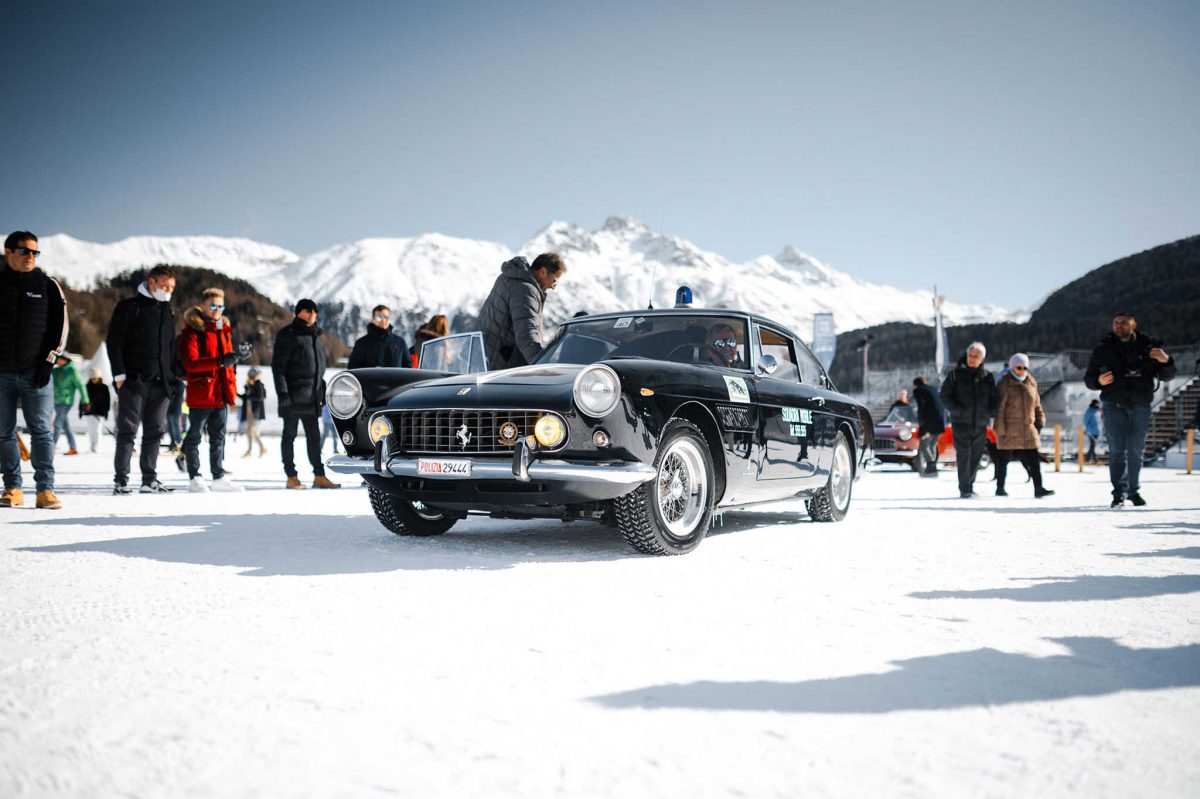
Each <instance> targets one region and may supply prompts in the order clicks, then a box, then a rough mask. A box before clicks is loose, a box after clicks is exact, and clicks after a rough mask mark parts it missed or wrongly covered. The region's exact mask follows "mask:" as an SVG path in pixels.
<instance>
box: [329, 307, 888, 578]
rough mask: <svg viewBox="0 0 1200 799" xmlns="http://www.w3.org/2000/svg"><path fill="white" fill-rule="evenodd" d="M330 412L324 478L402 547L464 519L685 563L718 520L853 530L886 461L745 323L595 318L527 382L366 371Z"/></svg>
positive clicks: (792, 359) (814, 371) (854, 419)
mask: <svg viewBox="0 0 1200 799" xmlns="http://www.w3.org/2000/svg"><path fill="white" fill-rule="evenodd" d="M432 360H433V359H431V362H432ZM469 361H470V357H469V356H464V362H469ZM425 363H426V360H425V359H424V356H423V360H422V365H425ZM327 400H328V403H329V408H330V412H331V414H332V415H333V417H334V420H335V422H334V423H335V425H336V426H337V430H338V433H339V435H340V437H341V440H342V442H343V443H344V444H345V445H346V452H347V454H346V455H344V456H337V457H334V458H332V459H331V460H330V461H329V463H328V467H329V469H331V470H333V471H336V472H341V473H344V474H359V475H362V477H363V479H364V480H365V481H366V483H367V488H368V493H369V496H370V501H371V507H372V508H373V509H374V511H375V515H376V516H377V517H378V519H379V521H380V522H381V523H382V524H383V525H384V526H385V527H386V528H388V529H389V530H391V531H392V532H394V533H398V534H400V535H438V534H441V533H444V532H446V531H447V530H449V529H450V528H451V527H452V526H453V525H454V524H455V522H456V521H457V520H459V519H462V518H464V517H465V516H466V514H468V513H482V514H490V515H491V516H494V517H503V518H559V519H564V520H593V521H597V522H601V523H604V524H608V525H610V526H613V527H615V528H617V529H618V530H620V532H621V534H622V535H623V536H624V537H625V540H626V541H628V542H629V543H630V544H631V545H632V546H633V547H634V548H636V549H638V550H639V551H641V552H645V553H648V554H655V555H679V554H683V553H686V552H690V551H691V550H692V549H694V548H695V547H696V546H697V545H698V544H699V543H700V541H701V540H703V538H704V536H705V533H707V532H708V529H709V525H710V523H711V520H712V515H713V513H714V511H717V512H720V511H723V510H727V509H729V508H736V507H742V506H746V505H751V504H755V503H761V502H773V501H779V500H784V499H791V498H803V499H805V500H806V506H807V509H808V514H809V516H810V517H811V518H812V519H813V520H814V521H820V522H833V521H840V520H841V519H842V518H844V517H845V515H846V513H847V512H848V511H849V509H850V498H851V493H852V492H851V488H852V485H853V482H854V480H855V479H856V478H857V477H858V476H859V475H860V473H861V471H862V468H863V465H864V464H865V463H866V462H867V461H869V460H870V459H871V458H872V456H873V451H872V450H873V437H872V436H873V432H872V431H873V427H872V423H871V418H870V415H869V414H868V412H867V409H866V408H865V407H863V406H862V405H860V404H859V403H857V402H855V401H854V400H852V399H851V398H849V397H847V396H845V395H843V394H839V393H838V392H837V391H836V390H835V389H834V387H833V385H832V384H831V382H830V381H829V378H828V377H827V376H826V374H825V371H824V370H823V369H822V368H821V365H820V364H819V363H818V361H817V359H816V358H815V357H813V355H812V353H811V352H809V350H808V348H807V347H806V346H805V345H804V344H803V343H802V342H801V341H800V340H799V339H798V338H797V337H796V336H795V335H794V334H793V333H791V332H790V331H789V330H787V329H786V328H784V327H783V326H782V325H779V324H776V323H775V322H772V321H770V320H768V319H764V318H762V317H759V316H757V315H754V314H749V313H741V312H735V311H725V310H694V309H679V310H675V309H672V310H646V311H637V312H631V313H608V314H597V315H593V316H584V317H580V318H576V319H572V320H570V321H568V322H566V323H564V324H563V325H562V326H561V327H560V328H559V330H558V334H557V335H556V336H555V338H554V340H553V341H552V342H551V343H550V344H549V346H547V347H546V349H545V351H544V352H543V353H542V355H541V357H539V358H538V360H537V362H536V363H533V364H531V365H529V366H523V367H519V368H516V369H506V370H501V371H493V372H479V373H473V374H454V373H451V372H448V371H434V370H430V369H354V370H351V371H347V372H341V373H339V374H337V375H335V376H334V378H333V379H332V380H331V381H330V383H329V388H328V392H327Z"/></svg>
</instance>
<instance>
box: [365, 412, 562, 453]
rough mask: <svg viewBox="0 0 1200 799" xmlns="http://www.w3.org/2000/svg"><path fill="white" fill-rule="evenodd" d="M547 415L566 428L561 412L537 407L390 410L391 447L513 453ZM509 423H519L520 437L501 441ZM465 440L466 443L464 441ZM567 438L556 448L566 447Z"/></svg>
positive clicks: (440, 451)
mask: <svg viewBox="0 0 1200 799" xmlns="http://www.w3.org/2000/svg"><path fill="white" fill-rule="evenodd" d="M547 414H549V415H551V416H556V417H558V420H559V421H560V422H562V424H563V428H564V429H566V426H567V423H566V420H565V419H563V418H562V416H561V415H559V414H557V413H550V412H549V411H534V410H495V409H476V408H470V409H456V408H447V409H442V410H432V411H398V412H395V413H389V414H388V418H389V419H391V421H392V435H391V440H390V442H389V444H390V448H391V449H392V450H393V451H397V452H411V453H430V454H438V455H487V454H503V455H507V454H511V453H512V451H513V448H514V447H515V446H516V439H521V438H524V437H526V436H531V435H533V428H534V425H536V424H537V420H538V419H540V418H541V417H543V416H546V415H547ZM505 422H512V423H513V424H515V425H516V426H517V435H516V439H514V440H513V441H511V442H510V443H507V444H506V443H504V442H502V441H501V440H500V427H501V425H503V424H504V423H505ZM464 441H465V443H464ZM564 446H566V440H565V439H564V440H563V443H562V444H560V445H559V446H557V447H554V449H562V448H563V447H564Z"/></svg>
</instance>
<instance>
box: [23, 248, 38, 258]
mask: <svg viewBox="0 0 1200 799" xmlns="http://www.w3.org/2000/svg"><path fill="white" fill-rule="evenodd" d="M17 254H18V255H32V256H33V257H34V258H37V257H38V256H39V255H41V254H42V251H41V250H31V249H29V248H28V247H18V248H17Z"/></svg>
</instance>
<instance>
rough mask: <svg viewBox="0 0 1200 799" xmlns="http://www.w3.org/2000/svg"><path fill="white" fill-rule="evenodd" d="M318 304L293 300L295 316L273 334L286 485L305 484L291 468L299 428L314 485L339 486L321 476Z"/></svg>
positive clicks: (321, 371)
mask: <svg viewBox="0 0 1200 799" xmlns="http://www.w3.org/2000/svg"><path fill="white" fill-rule="evenodd" d="M320 336H321V328H319V327H317V304H316V303H315V302H313V301H312V300H310V299H303V300H300V302H298V303H296V318H295V319H293V320H292V323H291V324H290V325H288V326H287V327H285V328H283V329H282V330H280V331H279V332H278V333H277V334H276V335H275V351H274V352H273V353H272V355H271V370H272V372H273V375H272V376H273V377H274V379H275V395H276V396H277V397H279V415H280V416H281V417H282V418H283V438H282V439H281V441H280V447H279V448H280V452H281V454H282V456H283V471H284V473H285V474H286V475H287V487H288V488H296V489H300V488H304V487H305V486H304V483H302V482H300V477H299V475H298V474H297V472H296V463H295V442H296V432H297V429H298V428H299V426H300V425H303V426H304V439H305V445H306V446H307V449H308V462H309V463H310V464H311V465H312V468H313V483H312V487H313V488H341V486H340V485H339V484H338V483H335V482H333V481H331V480H330V479H329V478H327V477H326V476H325V464H324V463H322V462H321V427H320V420H319V417H320V415H321V407H322V406H323V405H324V404H325V350H324V349H322V347H321V342H320V341H318V340H317V339H318V338H319V337H320Z"/></svg>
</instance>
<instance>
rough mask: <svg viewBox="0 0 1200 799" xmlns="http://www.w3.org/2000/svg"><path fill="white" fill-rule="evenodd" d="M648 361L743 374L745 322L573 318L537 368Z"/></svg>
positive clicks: (723, 318) (685, 318) (739, 319)
mask: <svg viewBox="0 0 1200 799" xmlns="http://www.w3.org/2000/svg"><path fill="white" fill-rule="evenodd" d="M606 358H651V359H654V360H660V361H675V362H676V363H693V364H698V365H700V366H713V367H726V368H730V369H746V368H747V365H746V319H745V317H738V316H716V315H712V316H710V315H703V316H701V315H696V316H687V315H670V316H666V315H664V316H638V315H636V314H630V315H629V316H621V317H615V318H614V317H611V316H610V317H607V318H604V319H577V320H573V321H571V322H570V323H568V324H566V325H564V327H563V329H562V330H561V331H560V332H559V334H558V337H557V338H555V339H554V341H553V342H551V344H550V346H549V347H547V348H546V351H545V352H543V353H542V355H541V357H540V358H538V360H537V362H538V363H583V364H586V363H595V362H596V361H602V360H604V359H606Z"/></svg>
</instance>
